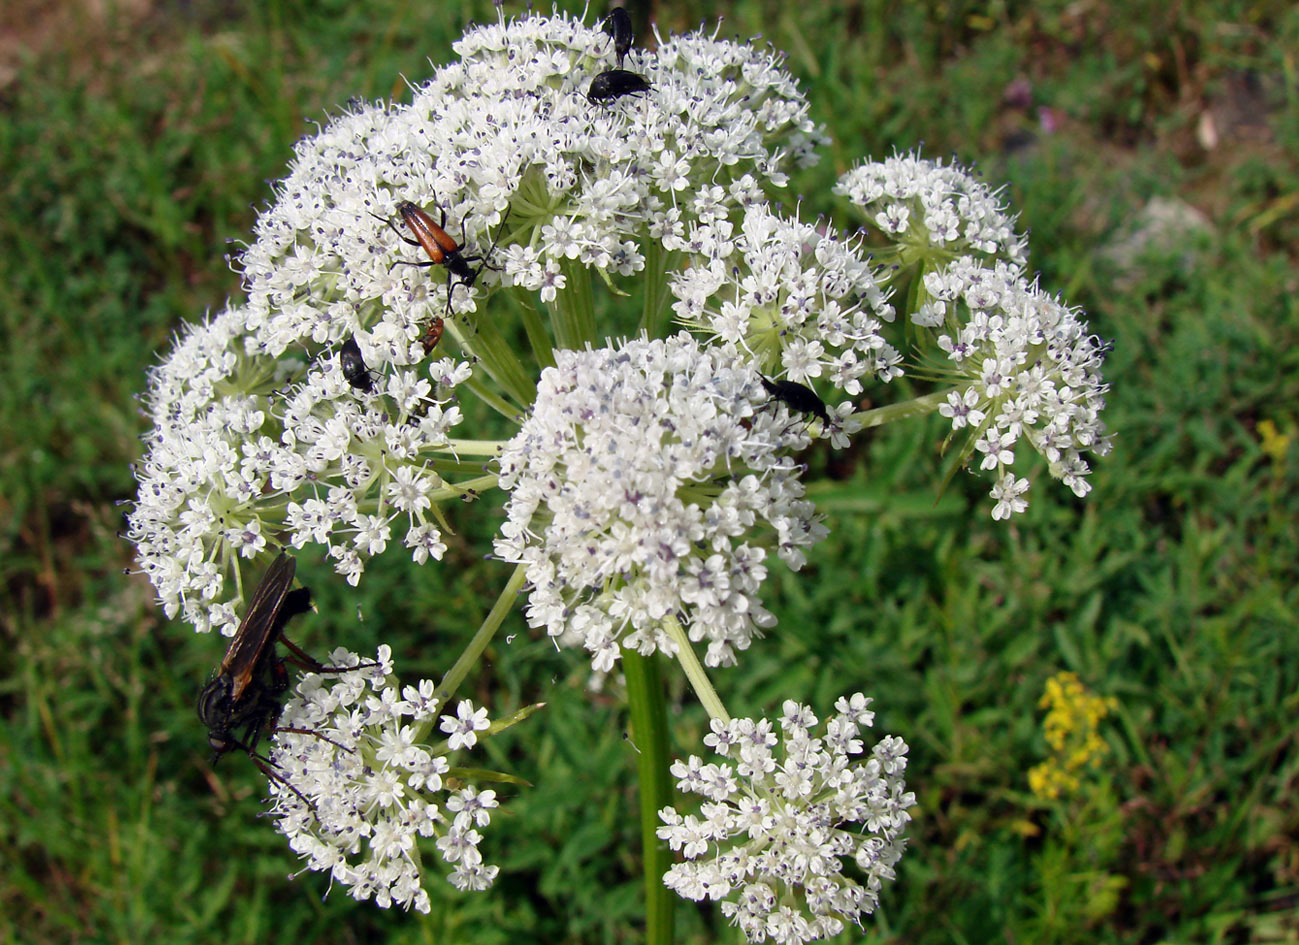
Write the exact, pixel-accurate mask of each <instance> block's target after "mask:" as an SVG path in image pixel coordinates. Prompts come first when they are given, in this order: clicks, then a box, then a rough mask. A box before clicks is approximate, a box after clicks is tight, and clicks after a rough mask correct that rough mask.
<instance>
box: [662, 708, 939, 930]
mask: <svg viewBox="0 0 1299 945" xmlns="http://www.w3.org/2000/svg"><path fill="white" fill-rule="evenodd" d="M870 703H871V700H870V699H867V698H866V697H865V696H863V695H862V694H861V693H856V694H854V695H853V696H851V697H847V698H845V697H841V698H840V699H839V700H838V701H837V702H836V703H835V709H836V710H837V714H836V715H834V716H832V717H831V718H830V719H828V720H827V721H826V724H825V731H824V732H823V733H822V734H820V735H817V736H814V735H813V734H812V730H813V728H815V726H816V725H817V718H816V716H815V715H814V714H813V713H812V711H811V710H810V709H809V708H807V707H806V706H802V705H799V704H798V703H796V702H793V701H787V702H786V703H785V704H784V707H783V714H782V716H781V718H780V720H779V727H780V729H781V730H782V732H783V736H784V743H783V746H781V748H782V750H777V746H778V745H780V742H781V736H780V735H778V734H777V733H776V731H775V726H773V724H772V723H771V722H770V721H768V720H767V719H759V720H757V721H756V722H755V721H753V720H752V719H733V720H731V721H730V722H721V721H719V720H717V719H714V720H713V723H712V734H710V735H708V736H706V737H705V738H704V743H705V744H707V745H708V746H709V747H710V748H712V749H713V751H715V752H716V753H717V754H718V755H719V756H721V757H722V758H724V759H726V761H725V762H724V763H721V764H705V763H704V762H703V760H702V759H700V758H699V757H697V756H694V755H692V756H691V757H690V759H689V761H688V762H681V761H678V762H675V763H674V764H673V766H672V774H673V776H674V777H676V778H677V779H678V780H677V787H678V788H679V789H680V790H682V791H685V792H689V793H694V794H699V795H701V796H703V797H704V798H705V799H706V800H705V802H704V803H703V805H702V807H701V808H700V813H699V816H698V817H696V816H694V815H686V816H682V815H681V814H679V813H677V812H676V811H675V810H674V809H672V808H671V807H665V808H663V809H662V810H661V811H659V817H660V819H661V820H662V821H663V823H664V825H665V826H662V827H660V828H658V836H659V837H660V838H661V839H663V840H666V841H667V842H668V845H669V846H670V847H671V848H672V849H673V850H677V851H680V852H681V853H682V854H683V855H684V856H685V858H686V862H684V863H677V864H675V865H674V866H672V868H671V869H669V870H668V872H667V873H666V874H665V875H664V877H663V881H664V883H665V885H667V887H668V888H669V889H672V890H673V891H675V892H676V893H678V894H679V895H681V896H683V897H685V898H687V899H694V900H701V899H713V900H718V899H720V900H723V902H722V912H723V913H724V914H725V915H726V916H727V917H728V918H730V920H731V921H732V922H733V923H734V924H735V925H737V926H738V927H739V928H740V930H741V931H742V932H743V933H744V935H745V937H746V938H747V939H748V940H749V941H750V942H765V941H772V942H777V943H780V945H803V943H806V942H812V941H816V940H818V939H823V938H828V937H830V936H832V935H837V934H838V933H839V932H841V931H842V930H843V928H844V926H845V923H846V922H858V923H860V917H861V916H862V915H867V914H870V913H871V912H873V911H874V909H875V906H876V904H877V903H878V901H879V890H880V889H881V888H882V886H883V884H884V883H885V882H888V881H891V880H892V879H893V878H894V874H893V865H894V864H895V863H896V862H897V860H898V858H899V857H900V856H901V855H902V850H903V847H904V845H905V840H904V839H903V838H902V832H903V829H904V828H905V826H906V824H907V822H908V821H910V819H911V816H910V814H908V813H907V810H908V808H910V807H912V806H913V805H914V804H915V795H914V794H911V793H909V792H908V791H907V790H906V784H905V782H904V780H903V776H902V775H903V772H904V771H905V769H906V763H907V759H906V752H907V746H906V743H905V742H903V741H902V739H900V738H897V737H895V736H892V735H889V736H886V737H885V738H884V739H883V740H881V741H880V742H879V743H878V744H876V745H875V747H874V748H873V749H872V750H871V752H870V754H869V755H863V752H864V751H865V745H864V743H863V741H862V739H861V738H860V737H859V736H860V734H861V730H862V729H863V728H867V727H870V726H871V725H873V724H874V721H875V713H874V712H872V711H871V710H870ZM848 863H851V864H853V865H854V866H855V867H856V871H855V875H857V876H859V877H860V878H861V880H862V881H861V882H859V881H858V880H857V879H855V878H853V876H850V875H848V874H847V873H845V871H844V867H845V865H846V864H848Z"/></svg>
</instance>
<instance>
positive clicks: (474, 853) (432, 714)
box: [270, 646, 499, 912]
mask: <svg viewBox="0 0 1299 945" xmlns="http://www.w3.org/2000/svg"><path fill="white" fill-rule="evenodd" d="M332 659H333V661H334V665H336V666H338V665H341V666H357V665H358V663H360V660H359V658H358V657H357V656H356V654H354V653H349V652H348V651H346V650H337V651H335V652H334V653H333V654H332ZM433 693H434V683H433V682H432V680H427V679H424V680H420V682H419V683H417V684H416V685H414V686H406V687H404V688H399V686H398V683H397V681H396V679H395V677H393V676H392V662H391V651H390V649H389V647H387V646H381V647H379V651H378V660H377V665H376V664H362V665H360V666H358V668H357V669H355V670H352V671H349V672H345V673H341V674H338V675H329V676H326V675H320V674H316V673H308V674H307V675H306V676H304V677H303V679H302V681H301V682H300V683H299V684H298V687H297V690H296V695H295V696H294V697H293V698H292V699H290V700H289V702H288V704H287V705H285V707H284V711H283V713H282V714H281V716H280V720H279V729H280V730H279V731H277V733H276V735H275V742H274V748H273V750H272V751H271V756H270V758H271V761H272V763H274V764H275V766H276V767H277V768H278V769H279V771H280V773H281V775H282V776H283V778H284V780H285V781H287V782H288V784H289V785H291V786H292V787H291V788H290V787H286V786H285V785H284V784H282V783H280V782H277V781H275V780H272V781H271V793H272V796H273V798H274V802H275V807H274V811H273V813H274V815H275V816H276V817H277V818H278V820H277V822H276V824H277V828H278V829H279V831H280V832H281V833H283V834H284V835H285V836H286V837H287V838H288V841H289V846H290V847H291V848H292V849H293V850H294V851H295V852H296V853H297V854H298V855H299V856H300V857H302V858H303V860H305V861H306V864H307V868H308V869H311V870H321V871H328V872H329V874H330V877H331V879H332V881H333V882H336V883H341V884H342V885H344V886H347V887H348V892H349V893H350V894H351V895H352V897H353V898H355V899H359V900H364V899H371V898H372V899H374V901H375V903H376V904H377V905H379V906H382V907H383V908H388V907H389V906H391V905H392V904H394V903H396V904H397V905H400V906H404V907H405V908H407V909H412V908H413V909H416V910H417V911H419V912H428V911H429V896H428V893H427V892H426V891H425V889H424V887H423V885H422V883H421V871H422V868H423V864H422V858H421V855H420V848H419V841H420V839H421V838H425V837H436V838H437V840H436V843H435V847H436V850H437V853H438V855H439V856H440V857H441V858H442V860H443V862H445V863H446V864H447V865H448V866H450V867H451V868H452V869H451V873H450V875H449V876H448V880H449V881H450V882H451V884H452V885H454V886H455V887H456V888H458V889H464V890H480V889H486V888H487V887H489V886H490V885H491V884H492V881H493V880H494V879H495V878H496V874H497V872H498V869H499V868H498V867H496V866H490V865H487V864H485V863H484V862H483V858H482V854H481V853H479V851H478V844H479V843H480V842H481V840H482V834H480V833H479V832H478V829H479V828H482V827H486V826H487V825H488V824H489V823H490V822H491V812H492V810H493V809H495V808H496V807H497V806H499V805H498V802H497V800H496V792H495V791H491V790H485V791H480V790H478V789H477V788H475V787H473V786H472V785H465V786H462V787H458V788H456V789H452V788H450V787H448V782H447V780H446V779H447V776H448V773H451V774H455V769H452V768H451V766H450V764H449V762H448V760H447V753H448V752H449V751H455V750H457V749H459V748H472V747H473V746H474V744H475V743H476V741H477V735H476V733H477V732H479V731H483V730H485V729H487V728H488V726H489V723H488V721H487V712H486V710H485V709H478V710H475V709H474V708H473V707H472V706H471V705H470V704H469V703H468V702H461V703H460V705H459V707H458V708H457V712H456V715H455V716H442V720H441V726H440V727H441V730H442V731H443V732H447V733H450V735H451V738H450V740H449V742H448V743H447V744H445V745H443V746H441V747H440V748H435V749H432V750H430V749H429V748H428V747H425V744H424V742H425V740H426V738H427V737H428V736H429V735H430V733H431V730H432V728H433V724H434V722H435V721H436V719H437V711H438V709H439V708H440V706H439V705H438V703H437V701H436V700H434V699H433ZM286 729H297V730H299V731H285V730H286ZM455 781H456V782H462V781H463V777H456V778H455ZM304 798H305V802H304Z"/></svg>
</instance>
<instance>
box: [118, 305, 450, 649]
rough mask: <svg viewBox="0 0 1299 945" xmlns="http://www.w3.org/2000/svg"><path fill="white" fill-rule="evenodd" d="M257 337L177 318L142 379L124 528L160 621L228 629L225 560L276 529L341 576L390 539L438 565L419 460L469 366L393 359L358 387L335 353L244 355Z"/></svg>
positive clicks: (230, 576) (352, 577)
mask: <svg viewBox="0 0 1299 945" xmlns="http://www.w3.org/2000/svg"><path fill="white" fill-rule="evenodd" d="M263 328H264V326H263ZM357 337H358V338H362V337H364V336H363V335H362V334H360V333H358V336H357ZM266 343H267V336H266V335H265V334H264V332H263V330H262V329H258V328H255V327H253V326H252V325H251V324H250V323H249V320H248V311H247V310H246V309H244V308H232V309H229V310H227V311H224V312H222V313H221V314H220V315H217V316H216V317H214V318H212V319H210V320H208V321H207V322H205V323H203V324H199V325H196V326H194V327H192V328H191V329H190V330H189V331H188V333H187V334H186V335H185V336H184V337H183V338H182V339H180V341H179V342H178V344H177V345H176V348H175V350H174V351H173V352H172V353H171V355H170V356H169V357H168V359H167V361H166V362H164V363H163V364H162V365H160V366H159V367H158V368H157V369H155V370H154V372H153V373H152V375H151V378H150V390H149V394H148V396H147V404H148V407H149V411H150V414H151V417H152V420H153V423H154V426H153V428H152V429H151V430H150V432H149V433H148V434H147V436H146V437H145V443H146V445H147V452H146V454H145V457H144V459H143V461H142V462H141V463H140V465H139V466H138V467H137V469H136V475H137V477H138V478H139V480H140V491H139V497H138V501H137V503H136V506H135V508H134V509H133V510H132V512H131V513H130V515H129V516H128V519H127V521H128V532H127V534H128V536H129V537H130V538H131V539H132V540H133V541H134V542H135V543H136V545H137V548H138V551H137V559H138V560H139V562H140V565H141V567H142V568H143V570H144V571H145V572H146V573H147V574H148V575H149V577H150V579H151V580H152V581H153V584H154V587H155V588H156V590H157V593H158V597H159V599H160V600H161V602H162V604H163V607H164V610H165V611H166V613H167V616H168V617H173V618H174V617H176V616H177V615H180V616H181V617H182V618H183V619H185V620H186V621H187V622H189V623H191V624H192V625H193V626H194V628H195V629H196V630H199V631H208V630H213V629H216V630H220V631H222V632H223V633H226V634H227V635H229V634H231V633H233V632H234V631H235V629H236V627H237V626H238V622H239V621H238V616H237V615H238V613H239V611H240V610H241V609H242V604H243V600H244V597H245V593H246V591H247V590H248V588H246V587H244V584H243V581H242V577H241V575H240V570H239V569H240V559H252V558H254V557H258V556H263V557H264V556H265V555H266V554H269V553H270V552H271V551H272V547H271V546H273V545H274V544H275V543H276V542H279V541H284V540H285V538H286V537H287V540H288V542H289V543H290V544H292V545H293V547H295V548H302V547H304V546H306V545H307V544H310V543H319V544H321V545H323V546H325V548H326V550H327V553H328V555H329V556H330V557H331V558H333V559H334V562H335V568H336V569H337V570H338V571H339V573H341V574H343V575H345V576H346V577H347V578H348V580H349V581H351V582H352V583H353V584H355V583H356V581H357V579H358V578H359V576H360V574H361V571H362V570H363V569H364V562H365V560H366V559H368V558H370V557H371V556H373V555H376V554H379V553H381V552H382V551H383V550H384V549H385V548H386V547H387V544H388V542H389V541H390V540H391V539H392V538H394V537H396V538H399V539H400V540H401V541H402V543H403V544H404V545H405V546H406V548H408V549H409V550H410V552H411V554H412V555H413V556H414V558H415V560H417V561H426V560H428V558H430V557H432V558H441V556H442V553H443V552H444V551H445V549H446V546H445V544H444V543H443V542H442V537H441V536H442V533H441V530H440V529H439V527H438V525H437V521H438V519H437V518H436V516H435V515H434V514H433V512H432V506H433V504H434V503H435V502H437V501H449V500H452V499H455V498H457V497H458V496H459V495H460V492H459V491H458V490H456V489H455V488H453V487H450V486H448V485H447V484H446V483H445V482H444V481H443V480H442V478H441V477H440V476H439V475H438V474H437V473H435V472H433V471H432V470H431V469H429V468H428V464H429V461H430V460H431V459H432V458H433V457H434V456H435V455H440V454H444V453H446V452H447V451H448V450H447V445H448V434H449V433H450V432H451V430H452V428H453V427H454V426H455V425H456V424H457V423H459V422H460V409H459V408H458V407H456V406H454V405H447V401H448V399H449V398H450V397H451V396H452V394H453V393H454V391H455V388H456V387H457V386H458V385H459V384H460V383H462V382H463V381H465V380H467V379H468V377H469V374H470V367H469V365H468V364H466V363H465V362H456V361H453V360H452V359H449V358H444V359H441V360H439V361H436V362H433V363H431V364H425V365H403V366H401V367H397V366H393V367H391V369H390V370H389V372H388V373H387V375H386V376H385V377H384V379H383V382H382V383H381V384H380V383H379V382H375V385H374V386H375V391H374V393H373V394H366V395H361V394H360V393H359V392H358V391H357V390H356V389H355V388H353V387H352V386H351V385H350V384H349V383H348V381H347V379H346V378H345V377H344V376H343V372H342V368H341V365H340V361H339V357H338V355H337V354H336V353H332V352H331V351H329V350H323V351H322V352H321V353H320V354H319V355H318V356H317V357H316V358H315V359H314V360H312V361H310V362H309V361H308V360H307V359H306V358H305V357H303V356H302V355H301V354H299V355H297V356H292V357H285V358H282V359H279V360H276V359H273V358H271V357H269V356H268V355H265V354H259V353H256V352H257V351H258V349H259V348H261V347H262V346H264V345H265V344H266ZM367 347H369V342H368V341H367V342H365V343H364V344H362V348H363V349H365V348H367ZM370 350H371V351H373V350H374V349H373V348H371V349H370ZM403 350H404V348H403ZM303 353H305V350H304V351H303ZM282 536H283V537H282Z"/></svg>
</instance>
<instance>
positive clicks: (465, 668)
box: [433, 564, 528, 705]
mask: <svg viewBox="0 0 1299 945" xmlns="http://www.w3.org/2000/svg"><path fill="white" fill-rule="evenodd" d="M527 580H528V569H527V566H526V565H523V564H520V565H519V566H518V567H516V568H515V569H514V574H512V575H511V576H510V579H509V581H507V582H506V584H505V587H504V588H502V589H501V596H500V597H498V598H496V604H495V606H493V607H492V611H491V613H489V614H488V615H487V619H486V620H484V621H483V625H482V626H481V627H479V628H478V632H477V633H475V634H474V638H473V639H472V640H470V641H469V645H468V646H466V647H465V651H464V652H463V653H461V654H460V658H459V659H458V660H456V661H455V664H454V665H453V666H452V667H451V668H450V669H448V670H447V673H446V675H445V676H443V677H442V681H441V682H440V683H438V687H437V690H436V691H435V692H434V693H433V695H434V698H436V699H437V700H438V701H439V703H440V704H441V705H446V704H447V702H448V701H449V700H450V699H451V697H452V695H454V694H455V691H456V687H458V686H459V685H460V684H461V683H462V682H464V680H465V676H467V675H468V674H469V670H470V669H471V668H472V667H474V666H476V665H477V664H478V659H479V657H481V656H482V655H483V651H484V650H485V649H487V644H489V643H491V642H492V637H494V636H495V635H496V631H497V630H499V629H501V624H502V623H504V622H505V618H506V616H507V615H508V614H509V612H510V610H511V609H513V607H514V604H515V601H516V600H518V597H519V591H520V590H522V588H523V585H524V584H525V583H527Z"/></svg>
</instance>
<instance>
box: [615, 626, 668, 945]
mask: <svg viewBox="0 0 1299 945" xmlns="http://www.w3.org/2000/svg"><path fill="white" fill-rule="evenodd" d="M622 665H623V672H624V674H625V676H626V679H627V704H628V707H629V708H630V710H631V737H632V744H633V746H634V747H635V750H636V769H637V774H638V775H639V777H640V833H641V848H642V850H643V851H644V852H643V862H644V866H643V869H644V872H645V942H646V945H669V943H670V942H671V941H672V926H673V912H672V907H673V906H674V905H675V900H674V896H673V893H672V892H671V891H670V890H669V889H668V888H667V887H666V886H664V885H663V874H664V873H666V872H667V871H668V868H669V867H670V866H671V865H672V854H671V851H669V850H668V845H667V843H666V842H665V841H663V840H660V839H659V838H658V836H657V834H656V833H655V831H656V830H657V829H658V825H659V816H658V812H659V811H660V810H661V809H663V808H664V807H671V806H672V782H671V781H670V780H669V778H668V716H667V703H666V700H665V699H664V698H663V673H662V669H661V663H660V660H659V657H658V656H657V655H656V654H651V655H650V656H648V657H646V656H641V655H640V654H639V653H637V652H636V651H635V650H623V651H622Z"/></svg>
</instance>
